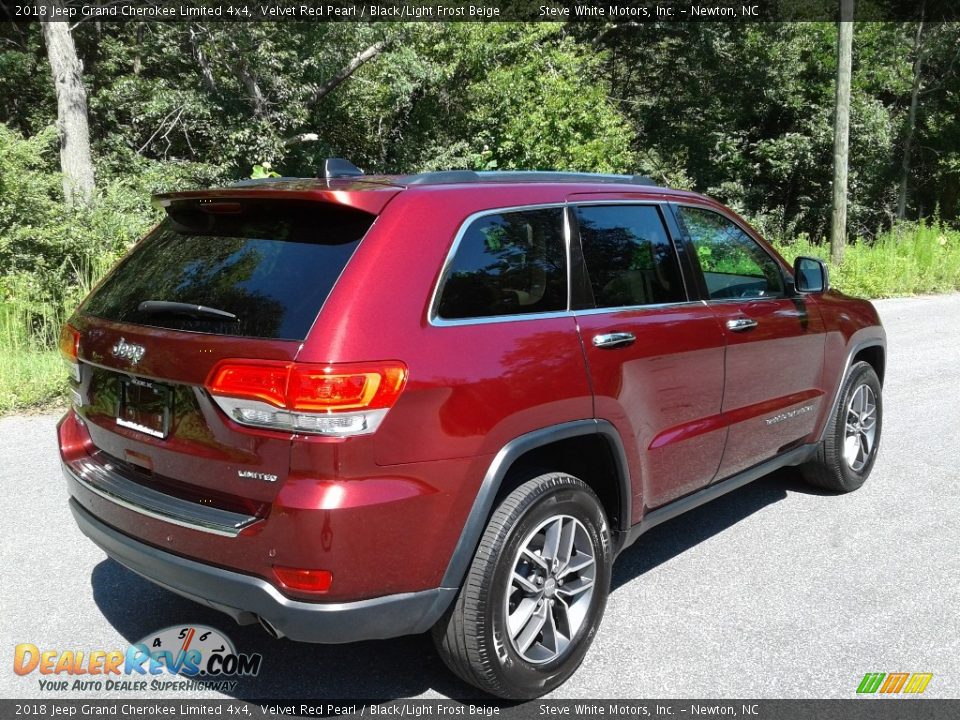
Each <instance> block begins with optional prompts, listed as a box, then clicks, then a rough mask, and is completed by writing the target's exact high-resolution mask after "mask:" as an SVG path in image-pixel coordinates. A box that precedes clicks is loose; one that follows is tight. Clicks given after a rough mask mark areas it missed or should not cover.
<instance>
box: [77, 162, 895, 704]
mask: <svg viewBox="0 0 960 720" xmlns="http://www.w3.org/2000/svg"><path fill="white" fill-rule="evenodd" d="M156 203H157V204H158V205H159V206H160V207H162V208H163V209H164V210H165V211H166V214H167V217H166V219H165V220H164V221H163V222H161V223H160V224H159V225H158V226H157V227H156V228H155V229H154V230H153V231H152V232H150V233H149V234H148V235H147V236H146V237H145V238H144V239H143V240H142V241H141V242H140V243H138V244H137V246H136V247H135V248H134V249H133V250H132V251H131V252H130V253H129V254H128V255H127V256H126V257H125V258H124V259H123V260H122V261H121V262H120V263H119V264H118V265H117V266H116V268H114V269H113V271H112V272H111V273H110V274H109V275H108V276H107V277H106V279H105V280H104V281H103V282H102V283H100V285H98V286H97V287H96V288H95V289H94V291H93V292H92V293H91V294H90V296H89V297H88V298H87V299H86V300H85V301H84V303H83V304H82V305H81V306H80V308H79V309H78V310H77V312H76V314H75V315H74V316H73V317H72V318H71V319H70V321H69V324H68V325H67V326H66V327H65V328H64V332H63V336H62V344H61V345H62V350H63V353H64V354H65V356H66V358H67V360H68V363H69V365H70V368H71V371H72V375H73V381H72V389H73V406H72V408H71V409H70V410H69V412H68V413H67V414H66V416H65V417H64V418H63V420H62V421H61V422H60V425H59V440H60V451H61V455H62V461H63V470H64V473H65V475H66V478H67V482H68V487H69V492H70V496H71V499H70V508H71V510H72V511H73V515H74V517H75V518H76V521H77V523H78V524H79V526H80V528H81V529H82V530H83V532H84V533H85V534H86V535H87V536H89V537H90V538H91V539H92V540H93V541H94V542H95V543H97V544H98V545H99V546H100V547H101V548H103V549H104V551H106V553H107V554H108V555H110V556H111V557H112V558H114V559H115V560H117V561H118V562H120V563H122V564H123V565H125V566H127V567H128V568H130V569H132V570H134V571H135V572H137V573H139V574H140V575H143V576H144V577H146V578H148V579H150V580H152V581H154V582H156V583H157V584H159V585H161V586H163V587H165V588H168V589H169V590H172V591H173V592H175V593H179V594H180V595H183V596H186V597H188V598H192V599H194V600H197V601H198V602H201V603H203V604H205V605H208V606H212V607H214V608H217V609H219V610H222V611H223V612H225V613H227V614H229V615H231V616H232V617H233V618H234V619H235V620H237V621H238V622H239V623H242V624H246V623H253V622H259V623H260V624H261V625H262V626H263V627H264V628H265V629H266V631H267V632H269V633H270V634H271V635H273V636H274V637H278V638H279V637H288V638H291V639H294V640H302V641H308V642H321V643H343V642H351V641H355V640H363V639H369V638H386V637H391V636H397V635H403V634H407V633H422V632H426V631H428V630H431V629H432V632H433V636H434V638H435V640H436V645H437V647H438V649H439V652H440V654H441V655H442V656H443V658H444V660H445V661H446V663H447V664H448V665H449V666H450V668H451V669H452V670H453V671H454V672H455V673H456V674H458V675H459V676H460V677H462V678H463V679H464V680H466V681H467V682H470V683H473V684H474V685H476V686H478V687H480V688H482V689H483V690H486V691H488V692H490V693H493V694H495V695H499V696H502V697H509V698H527V697H533V696H537V695H540V694H542V693H545V692H547V691H549V690H551V689H552V688H555V687H556V686H558V685H559V684H560V683H562V682H563V681H564V680H565V679H566V678H567V677H569V676H570V674H571V673H572V672H573V671H574V670H575V669H576V668H577V666H578V665H579V663H580V662H581V660H582V658H583V656H584V653H585V652H586V650H587V648H588V646H589V645H590V642H591V640H592V639H593V636H594V634H595V632H596V630H597V627H598V625H599V623H600V620H601V617H602V615H603V611H604V606H605V604H606V599H607V593H608V589H609V585H610V571H611V565H612V563H613V560H614V558H615V557H616V556H617V554H618V553H619V552H621V551H622V550H623V549H624V548H626V547H627V546H629V545H630V544H631V543H632V542H633V541H634V540H636V539H637V537H639V536H640V535H641V534H642V533H643V532H644V531H646V530H647V529H649V528H651V527H653V526H654V525H656V524H658V523H660V522H663V521H664V520H667V519H669V518H672V517H674V516H675V515H677V514H678V513H681V512H683V511H685V510H688V509H690V508H692V507H695V506H697V505H700V504H702V503H704V502H706V501H708V500H710V499H712V498H715V497H717V496H719V495H721V494H723V493H726V492H728V491H730V490H733V489H734V488H737V487H739V486H741V485H743V484H744V483H747V482H749V481H751V480H754V479H756V478H759V477H761V476H763V475H766V474H767V473H769V472H771V471H773V470H775V469H777V468H780V467H783V466H785V465H800V466H802V468H803V471H804V473H805V475H806V477H807V478H809V479H810V480H811V481H812V482H814V483H816V484H817V485H820V486H822V487H825V488H829V489H830V490H834V491H838V492H846V491H850V490H854V489H856V488H858V487H859V486H860V485H861V484H862V483H863V482H864V480H866V478H867V476H868V475H869V473H870V470H871V468H872V466H873V463H874V460H875V459H876V454H877V448H878V445H879V442H880V422H881V399H880V389H881V382H882V380H883V374H884V365H885V354H886V353H885V335H884V331H883V329H882V327H881V325H880V321H879V319H878V317H877V313H876V311H875V310H874V308H873V306H872V305H871V304H870V303H868V302H865V301H863V300H856V299H853V298H849V297H845V296H844V295H842V294H840V293H839V292H836V291H835V290H830V289H829V288H828V284H827V273H826V269H825V267H824V265H823V263H821V262H820V261H818V260H815V259H812V258H798V259H797V261H796V263H795V264H794V266H793V267H792V268H791V267H790V266H789V265H788V264H786V263H785V262H784V260H783V259H782V258H781V257H780V256H779V255H778V254H777V253H776V252H774V251H773V250H772V249H771V247H770V246H769V245H767V244H766V243H765V242H764V241H763V240H762V239H761V238H760V237H759V236H758V235H757V234H756V233H755V232H754V231H753V230H752V229H751V228H750V227H749V226H748V225H747V224H746V223H745V222H744V221H743V220H742V219H740V218H739V217H738V216H737V215H736V214H734V213H732V212H731V211H730V210H728V209H727V208H725V207H723V206H722V205H720V204H718V203H716V202H714V201H713V200H710V199H708V198H705V197H702V196H700V195H696V194H693V193H690V192H681V191H677V190H671V189H667V188H662V187H657V186H654V185H653V184H652V183H650V181H649V180H647V179H645V178H640V177H629V176H609V175H589V174H576V173H573V174H571V173H552V172H546V173H544V172H493V173H474V172H468V171H447V172H433V173H425V174H420V175H410V176H363V175H362V174H361V173H360V172H359V171H358V170H356V169H355V168H353V166H351V165H350V164H349V163H346V162H344V161H328V162H327V164H326V168H325V171H324V173H322V177H321V178H319V179H277V180H271V181H269V182H258V181H250V182H246V183H241V184H239V185H236V186H232V187H228V188H224V189H218V190H205V191H200V192H182V193H173V194H166V195H159V196H158V197H157V198H156Z"/></svg>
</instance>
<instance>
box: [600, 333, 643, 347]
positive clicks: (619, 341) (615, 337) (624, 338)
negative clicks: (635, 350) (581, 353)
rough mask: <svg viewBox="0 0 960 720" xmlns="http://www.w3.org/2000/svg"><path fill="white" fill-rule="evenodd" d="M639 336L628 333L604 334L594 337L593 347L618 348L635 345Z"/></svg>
mask: <svg viewBox="0 0 960 720" xmlns="http://www.w3.org/2000/svg"><path fill="white" fill-rule="evenodd" d="M636 339H637V336H636V335H634V334H633V333H628V332H613V333H604V334H602V335H594V336H593V346H594V347H598V348H618V347H626V346H627V345H631V344H633V341H634V340H636Z"/></svg>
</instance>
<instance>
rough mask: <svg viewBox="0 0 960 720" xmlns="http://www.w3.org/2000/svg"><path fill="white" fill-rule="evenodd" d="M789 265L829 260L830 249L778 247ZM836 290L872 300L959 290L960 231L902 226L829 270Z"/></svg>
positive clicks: (854, 249) (853, 248) (849, 252)
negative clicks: (802, 259) (805, 258)
mask: <svg viewBox="0 0 960 720" xmlns="http://www.w3.org/2000/svg"><path fill="white" fill-rule="evenodd" d="M777 250H779V251H780V253H781V254H782V255H783V256H784V257H785V258H787V259H788V260H789V261H791V262H792V261H793V259H794V258H795V257H796V256H797V255H812V256H814V257H819V258H822V259H824V260H826V259H827V258H828V256H829V254H830V248H829V246H827V245H826V244H821V245H816V244H814V243H811V242H810V240H809V239H807V238H799V239H797V240H794V241H792V242H789V243H783V244H779V243H778V244H777ZM830 282H831V284H832V285H833V286H834V287H836V288H837V289H839V290H841V291H843V292H845V293H847V294H849V295H857V296H860V297H867V298H883V297H897V296H901V295H927V294H932V293H947V292H956V291H958V290H960V231H957V230H951V229H949V228H946V227H944V226H942V225H940V224H938V223H934V224H928V223H925V222H919V223H916V222H913V223H903V224H901V225H898V226H897V227H895V228H894V229H893V230H890V231H888V232H885V233H883V234H881V235H880V236H878V237H877V238H876V239H875V240H874V241H873V242H871V243H868V242H858V243H854V244H852V245H849V246H848V247H847V248H846V252H845V254H844V259H843V263H842V264H841V265H840V266H839V267H837V266H835V265H833V264H831V265H830Z"/></svg>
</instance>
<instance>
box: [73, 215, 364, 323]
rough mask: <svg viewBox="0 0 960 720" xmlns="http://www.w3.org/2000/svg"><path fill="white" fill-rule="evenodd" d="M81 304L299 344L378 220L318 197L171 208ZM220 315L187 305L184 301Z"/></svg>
mask: <svg viewBox="0 0 960 720" xmlns="http://www.w3.org/2000/svg"><path fill="white" fill-rule="evenodd" d="M168 213H169V217H168V218H167V219H166V220H164V221H163V222H162V223H161V224H160V225H159V226H158V227H157V228H156V229H154V230H153V232H151V233H150V234H149V235H148V236H147V237H146V238H144V239H143V240H142V241H141V242H140V243H139V244H138V245H137V246H136V247H135V248H134V249H133V250H132V251H131V252H130V254H129V255H128V256H127V257H126V258H125V259H124V260H123V261H121V263H120V264H119V265H118V266H117V267H116V268H115V269H114V270H113V271H112V272H111V273H110V274H109V275H108V276H107V278H106V280H105V281H104V282H103V283H102V284H101V285H100V287H99V288H98V289H97V290H96V291H95V292H94V293H93V294H92V295H91V296H90V297H89V298H88V299H87V300H86V302H85V303H84V304H83V306H82V307H81V311H82V312H85V313H87V314H89V315H93V316H96V317H100V318H104V319H106V320H113V321H116V322H124V323H134V324H138V325H149V326H153V327H161V328H170V329H174V330H186V331H191V332H201V333H212V334H218V335H237V336H242V337H256V338H271V339H284V340H303V339H304V338H305V337H306V335H307V332H308V331H309V330H310V327H311V325H312V324H313V322H314V320H315V319H316V317H317V314H318V313H319V311H320V308H321V306H322V305H323V303H324V301H325V300H326V298H327V295H329V293H330V291H331V290H332V289H333V285H334V283H335V282H336V280H337V278H338V277H339V276H340V273H341V272H342V271H343V269H344V268H345V267H346V265H347V262H349V260H350V257H351V256H352V255H353V252H354V250H356V248H357V246H358V245H359V243H360V240H361V238H362V237H363V236H364V234H365V233H366V232H367V230H368V229H369V228H370V226H371V224H372V223H373V220H374V216H372V215H368V214H366V213H362V212H359V211H356V210H353V209H350V208H343V207H337V206H330V205H322V204H319V203H299V202H277V201H252V200H245V201H243V202H242V203H231V202H226V201H225V202H220V203H213V204H210V205H202V204H199V203H197V202H195V201H194V202H188V203H181V205H180V206H177V205H176V204H175V205H174V206H172V207H171V208H170V209H169V210H168ZM197 305H201V306H204V308H207V309H210V310H213V311H221V314H218V313H216V312H208V311H207V310H204V311H202V312H197V311H191V309H190V307H189V306H197Z"/></svg>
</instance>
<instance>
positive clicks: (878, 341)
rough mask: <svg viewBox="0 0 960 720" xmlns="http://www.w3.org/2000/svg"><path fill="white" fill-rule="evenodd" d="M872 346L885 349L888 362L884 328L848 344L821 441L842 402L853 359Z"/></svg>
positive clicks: (825, 417) (826, 416) (825, 418)
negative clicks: (841, 394)
mask: <svg viewBox="0 0 960 720" xmlns="http://www.w3.org/2000/svg"><path fill="white" fill-rule="evenodd" d="M873 329H874V328H871V330H873ZM871 347H879V348H881V349H883V355H884V364H886V355H887V339H886V333H885V332H884V331H883V329H880V333H879V334H871V335H870V336H868V337H865V338H861V339H860V340H856V341H853V342H851V343H850V344H849V345H848V347H847V358H846V360H845V361H844V363H843V372H842V373H840V379H839V380H838V381H837V385H836V388H835V389H834V391H833V400H832V401H831V402H830V411H829V412H828V413H827V414H826V415H825V416H824V419H823V429H822V430H821V431H820V437H819V438H818V441H819V442H822V441H823V439H824V438H825V437H826V434H827V428H828V427H830V418H831V417H833V415H834V413H835V412H837V407H838V406H839V404H840V392H841V391H842V390H843V384H844V383H845V382H846V381H847V375H848V374H849V372H850V368H851V367H852V366H853V359H854V358H855V357H856V356H857V355H858V354H859V353H860V352H861V351H863V350H866V349H867V348H871ZM880 384H881V385H882V384H883V381H882V380H881V381H880Z"/></svg>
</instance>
